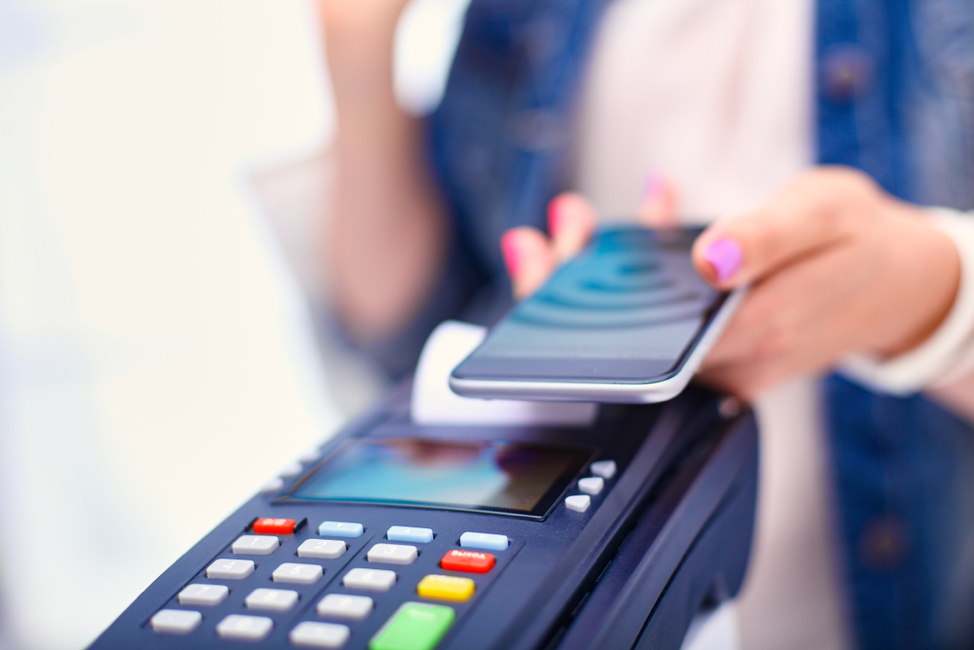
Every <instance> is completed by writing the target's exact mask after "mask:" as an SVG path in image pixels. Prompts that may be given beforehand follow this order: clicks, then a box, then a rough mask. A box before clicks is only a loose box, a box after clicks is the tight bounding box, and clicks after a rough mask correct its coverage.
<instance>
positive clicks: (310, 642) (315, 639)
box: [288, 621, 351, 648]
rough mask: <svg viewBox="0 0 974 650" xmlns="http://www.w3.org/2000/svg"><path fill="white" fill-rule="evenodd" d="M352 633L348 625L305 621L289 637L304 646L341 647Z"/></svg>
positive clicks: (297, 644)
mask: <svg viewBox="0 0 974 650" xmlns="http://www.w3.org/2000/svg"><path fill="white" fill-rule="evenodd" d="M350 635H351V630H349V629H348V626H347V625H338V624H336V623H316V622H314V621H305V622H303V623H299V624H298V626H297V627H296V628H294V629H293V630H291V634H289V635H288V639H290V640H291V643H293V644H294V645H296V646H300V647H303V648H340V647H342V646H343V645H345V642H346V641H348V637H349V636H350Z"/></svg>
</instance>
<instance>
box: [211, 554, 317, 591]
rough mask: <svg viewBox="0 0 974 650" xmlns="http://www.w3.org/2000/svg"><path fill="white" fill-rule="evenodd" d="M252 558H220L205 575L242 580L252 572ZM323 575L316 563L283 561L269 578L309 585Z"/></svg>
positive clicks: (253, 566) (221, 578) (215, 578)
mask: <svg viewBox="0 0 974 650" xmlns="http://www.w3.org/2000/svg"><path fill="white" fill-rule="evenodd" d="M255 568H256V565H255V564H254V561H253V560H231V559H229V558H220V559H218V560H215V561H214V562H213V563H212V564H210V566H208V567H206V577H207V578H210V579H211V580H243V579H244V578H247V577H249V576H250V574H252V573H253V572H254V569H255ZM322 575H324V569H322V568H321V567H320V566H318V565H317V564H299V563H297V562H285V563H283V564H281V565H280V566H278V567H277V568H276V569H274V573H272V574H271V579H272V580H273V581H274V582H283V583H291V584H297V585H310V584H314V583H315V582H317V581H318V579H319V578H321V576H322Z"/></svg>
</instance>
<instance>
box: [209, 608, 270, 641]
mask: <svg viewBox="0 0 974 650" xmlns="http://www.w3.org/2000/svg"><path fill="white" fill-rule="evenodd" d="M273 628H274V621H272V620H271V619H269V618H267V617H266V616H243V615H241V614H231V615H230V616H227V617H226V618H225V619H223V620H222V621H220V622H219V623H217V625H216V633H217V634H218V635H220V638H221V639H237V640H240V641H260V640H261V639H263V638H264V637H266V636H267V635H268V634H270V633H271V630H272V629H273Z"/></svg>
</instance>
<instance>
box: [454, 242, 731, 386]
mask: <svg viewBox="0 0 974 650" xmlns="http://www.w3.org/2000/svg"><path fill="white" fill-rule="evenodd" d="M700 232H701V229H699V228H686V229H672V230H650V229H648V228H644V227H641V226H635V225H622V226H619V225H616V226H612V227H605V228H602V229H600V230H599V231H597V232H596V234H595V236H594V237H593V239H592V241H591V242H590V244H589V245H588V247H587V248H586V249H585V250H583V251H582V252H581V253H580V254H579V255H578V256H576V257H575V258H572V259H571V260H569V261H568V262H566V263H565V264H564V265H562V266H561V267H560V268H559V269H557V270H556V271H555V272H554V273H553V274H552V276H551V277H550V278H549V280H548V281H547V282H546V283H545V284H544V285H543V286H542V287H541V288H540V289H538V290H537V291H536V292H535V293H534V294H532V295H531V296H529V297H528V298H526V299H525V300H524V301H522V302H521V303H519V304H518V305H517V306H515V307H514V309H513V310H512V311H511V312H510V313H508V314H507V315H506V316H505V317H504V318H503V319H502V320H501V321H500V322H499V323H498V324H497V325H496V326H495V327H494V328H493V329H492V330H491V332H490V333H489V334H488V336H487V339H486V340H485V341H484V342H483V344H481V345H480V347H478V348H477V349H476V350H474V352H473V353H472V354H471V355H470V356H469V357H467V358H466V359H465V360H464V361H463V362H462V363H460V365H458V366H457V367H456V368H455V369H454V371H453V373H452V374H451V377H450V386H451V388H452V389H453V390H454V391H455V392H457V393H459V394H461V395H467V396H471V397H504V398H513V399H518V398H520V399H542V400H583V401H603V402H657V401H663V400H666V399H669V398H671V397H673V396H675V395H677V394H678V393H679V392H680V391H681V390H683V388H684V387H685V386H686V384H687V383H688V382H689V381H690V378H691V377H692V375H693V373H694V372H695V371H696V369H697V368H698V367H699V365H700V362H701V361H702V360H703V358H704V356H706V353H707V351H708V350H709V349H710V347H711V346H712V345H713V343H714V342H716V340H717V337H718V336H719V335H720V332H721V331H722V329H723V327H724V326H725V325H726V323H727V321H728V320H729V319H730V316H731V314H732V313H733V311H734V309H735V308H736V307H737V305H738V304H739V302H740V300H741V298H742V297H743V293H744V292H743V290H742V289H738V290H735V291H733V292H730V293H721V292H718V291H716V290H715V289H713V288H711V287H710V286H709V285H707V284H706V283H705V282H704V281H703V280H702V279H701V278H700V277H699V276H698V275H697V273H696V271H695V270H694V268H693V264H692V261H691V258H690V249H691V247H692V245H693V241H694V239H696V237H697V235H699V233H700Z"/></svg>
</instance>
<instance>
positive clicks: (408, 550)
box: [367, 544, 419, 564]
mask: <svg viewBox="0 0 974 650" xmlns="http://www.w3.org/2000/svg"><path fill="white" fill-rule="evenodd" d="M417 555H419V553H418V552H417V551H416V547H415V546H405V545H403V544H376V545H375V546H373V547H372V548H370V549H369V554H368V556H367V557H368V560H369V562H379V563H382V564H412V563H413V562H415V561H416V556H417Z"/></svg>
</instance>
